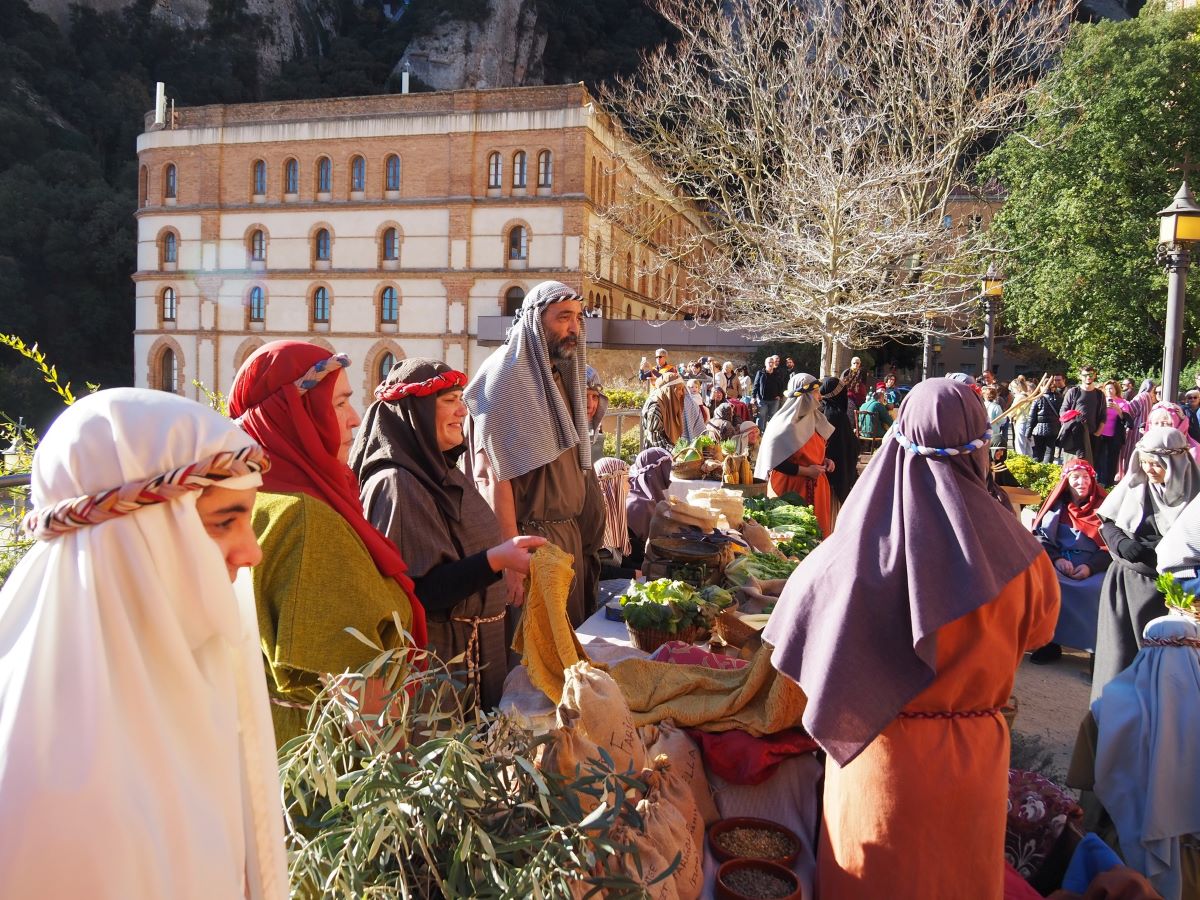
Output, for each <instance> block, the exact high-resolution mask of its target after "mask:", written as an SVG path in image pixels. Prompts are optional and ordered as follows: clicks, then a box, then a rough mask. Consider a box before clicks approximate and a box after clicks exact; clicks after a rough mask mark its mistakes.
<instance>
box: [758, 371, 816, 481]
mask: <svg viewBox="0 0 1200 900" xmlns="http://www.w3.org/2000/svg"><path fill="white" fill-rule="evenodd" d="M819 386H820V385H819V383H818V382H817V379H815V378H813V376H811V375H809V374H807V373H805V372H797V373H796V374H795V375H793V376H792V377H791V378H789V379H788V387H787V393H786V394H784V395H783V405H782V406H781V407H779V412H777V413H775V415H773V416H771V421H770V422H768V423H767V430H766V431H765V432H764V433H763V439H762V446H761V447H759V448H758V461H757V462H756V463H755V464H754V477H755V478H762V479H764V480H765V479H766V478H767V477H769V476H770V474H771V470H772V469H774V468H775V467H776V466H777V465H779V464H780V463H781V462H786V461H787V459H788V458H789V457H790V456H791V455H792V454H793V453H795V452H796V451H797V450H799V449H800V448H801V447H803V446H804V445H805V444H807V443H808V442H809V439H810V438H812V436H813V434H814V433H816V434H819V435H821V437H823V438H825V439H828V438H829V436H830V435H831V434H833V426H832V425H830V424H829V420H828V419H826V418H825V416H824V415H823V414H822V413H821V395H820V392H819V391H818V390H817V388H818V387H819Z"/></svg>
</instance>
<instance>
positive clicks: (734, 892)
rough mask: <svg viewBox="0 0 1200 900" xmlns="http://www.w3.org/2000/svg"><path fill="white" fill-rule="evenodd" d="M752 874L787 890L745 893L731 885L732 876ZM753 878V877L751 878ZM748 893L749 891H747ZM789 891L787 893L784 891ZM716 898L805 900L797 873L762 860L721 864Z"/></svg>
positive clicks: (718, 899)
mask: <svg viewBox="0 0 1200 900" xmlns="http://www.w3.org/2000/svg"><path fill="white" fill-rule="evenodd" d="M751 873H757V874H759V875H762V876H765V877H767V878H770V879H772V880H773V881H777V882H781V883H783V884H785V885H787V889H790V890H787V889H781V890H780V891H777V892H773V893H766V892H763V891H753V892H745V893H744V892H743V890H739V889H738V887H737V886H736V884H731V883H730V880H731V879H730V876H733V878H734V879H737V878H739V877H741V878H745V877H746V876H747V875H751ZM751 877H752V876H751ZM746 890H747V891H748V890H749V889H746ZM784 890H787V893H784V892H783V891H784ZM715 893H716V896H717V900H764V898H769V900H804V889H803V888H802V887H801V886H800V879H799V878H797V877H796V873H795V872H793V871H792V870H791V869H787V868H784V867H783V866H781V865H779V864H778V863H773V862H765V861H763V860H761V859H731V860H729V861H728V862H725V863H721V868H719V869H717V880H716V892H715Z"/></svg>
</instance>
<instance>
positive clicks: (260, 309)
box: [250, 285, 267, 322]
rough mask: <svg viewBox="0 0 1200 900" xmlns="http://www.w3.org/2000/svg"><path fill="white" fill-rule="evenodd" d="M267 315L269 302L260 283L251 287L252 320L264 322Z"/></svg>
mask: <svg viewBox="0 0 1200 900" xmlns="http://www.w3.org/2000/svg"><path fill="white" fill-rule="evenodd" d="M266 317H267V303H266V300H265V299H264V297H263V289H262V288H260V287H259V286H258V285H255V286H254V287H252V288H250V321H251V322H262V321H263V320H265V319H266Z"/></svg>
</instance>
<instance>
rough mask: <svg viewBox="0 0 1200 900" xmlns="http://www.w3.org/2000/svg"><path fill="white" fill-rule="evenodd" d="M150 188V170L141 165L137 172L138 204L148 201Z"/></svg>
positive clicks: (144, 203) (143, 204)
mask: <svg viewBox="0 0 1200 900" xmlns="http://www.w3.org/2000/svg"><path fill="white" fill-rule="evenodd" d="M149 188H150V172H149V171H148V170H147V169H146V167H145V166H142V168H141V170H140V171H139V172H138V206H145V205H146V203H147V202H148V200H147V198H148V196H149Z"/></svg>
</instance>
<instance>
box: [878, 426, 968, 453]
mask: <svg viewBox="0 0 1200 900" xmlns="http://www.w3.org/2000/svg"><path fill="white" fill-rule="evenodd" d="M888 434H890V435H891V436H892V437H893V438H895V439H896V443H897V444H899V445H900V446H901V447H903V448H904V449H905V450H907V451H909V452H910V453H916V454H917V455H918V456H938V457H947V456H962V455H963V454H965V453H974V452H975V451H976V450H978V449H980V448H981V447H986V446H987V445H988V443H989V442H990V441H991V440H992V429H991V428H990V427H989V428H988V430H987V431H985V432H984V433H983V437H981V438H976V439H975V440H973V441H971V443H969V444H965V445H964V446H962V447H922V446H921V445H920V444H914V443H913V442H912V441H910V440H909V439H908V438H906V437H905V436H904V435H903V434H901V433H900V430H899V429H898V428H896V426H895V425H893V426H892V427H891V428H890V429H889V431H888Z"/></svg>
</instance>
